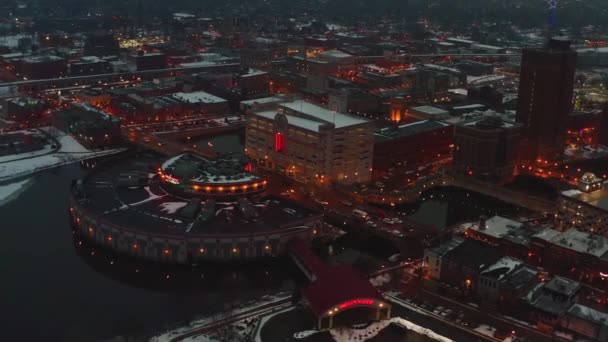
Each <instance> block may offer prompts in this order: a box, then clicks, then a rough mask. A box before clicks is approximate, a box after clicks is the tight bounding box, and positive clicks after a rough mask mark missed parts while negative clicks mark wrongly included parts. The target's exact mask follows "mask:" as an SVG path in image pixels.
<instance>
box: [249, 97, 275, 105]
mask: <svg viewBox="0 0 608 342" xmlns="http://www.w3.org/2000/svg"><path fill="white" fill-rule="evenodd" d="M283 100H284V99H282V98H280V97H278V96H269V97H263V98H260V99H253V100H245V101H241V104H244V105H253V104H263V103H273V102H276V103H278V102H281V101H283Z"/></svg>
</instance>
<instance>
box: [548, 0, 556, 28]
mask: <svg viewBox="0 0 608 342" xmlns="http://www.w3.org/2000/svg"><path fill="white" fill-rule="evenodd" d="M547 3H548V4H549V20H548V21H547V32H548V34H549V36H551V34H552V32H553V30H554V29H555V26H556V25H557V0H548V1H547Z"/></svg>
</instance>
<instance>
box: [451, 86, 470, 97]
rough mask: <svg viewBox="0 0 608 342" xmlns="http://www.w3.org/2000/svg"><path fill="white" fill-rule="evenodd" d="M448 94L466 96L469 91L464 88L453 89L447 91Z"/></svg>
mask: <svg viewBox="0 0 608 342" xmlns="http://www.w3.org/2000/svg"><path fill="white" fill-rule="evenodd" d="M448 91H449V92H450V93H454V94H458V95H465V96H466V95H468V94H469V91H468V90H466V89H464V88H454V89H449V90H448Z"/></svg>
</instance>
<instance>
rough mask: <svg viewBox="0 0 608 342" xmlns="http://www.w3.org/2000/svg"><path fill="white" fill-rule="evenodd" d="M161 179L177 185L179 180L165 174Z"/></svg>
mask: <svg viewBox="0 0 608 342" xmlns="http://www.w3.org/2000/svg"><path fill="white" fill-rule="evenodd" d="M163 178H164V179H165V180H166V181H167V182H169V183H171V184H179V179H177V178H175V177H173V176H171V175H167V174H165V175H163Z"/></svg>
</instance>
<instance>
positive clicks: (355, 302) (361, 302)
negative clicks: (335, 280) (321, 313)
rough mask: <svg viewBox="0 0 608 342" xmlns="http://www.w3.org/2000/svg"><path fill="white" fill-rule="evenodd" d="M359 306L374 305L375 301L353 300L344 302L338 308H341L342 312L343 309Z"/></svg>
mask: <svg viewBox="0 0 608 342" xmlns="http://www.w3.org/2000/svg"><path fill="white" fill-rule="evenodd" d="M359 305H370V306H371V305H374V300H373V299H353V300H349V301H348V302H344V303H342V304H340V305H338V307H339V308H340V310H343V309H347V308H350V307H353V306H359Z"/></svg>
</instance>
